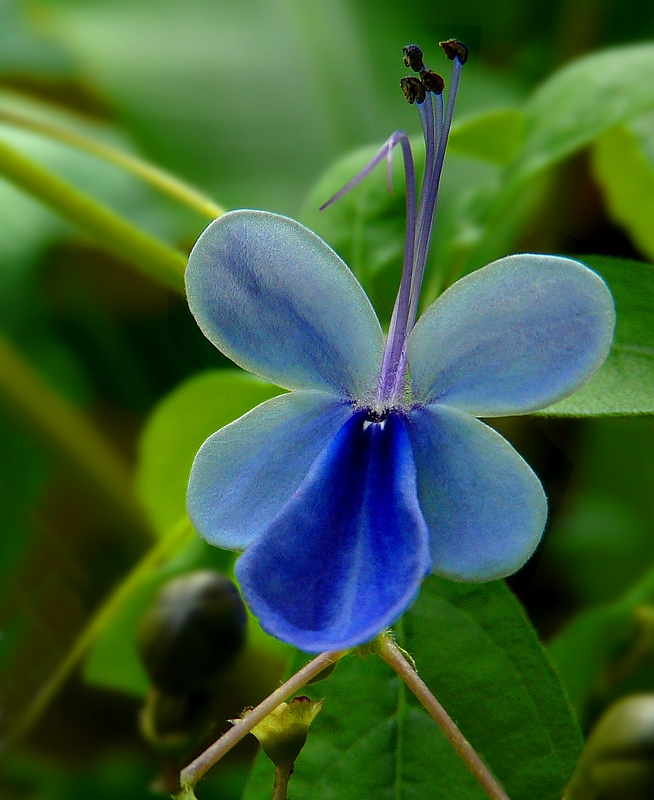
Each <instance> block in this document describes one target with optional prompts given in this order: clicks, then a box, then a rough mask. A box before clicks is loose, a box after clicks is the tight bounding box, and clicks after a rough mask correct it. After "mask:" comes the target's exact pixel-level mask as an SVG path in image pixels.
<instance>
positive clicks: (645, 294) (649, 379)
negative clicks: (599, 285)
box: [538, 256, 654, 417]
mask: <svg viewBox="0 0 654 800" xmlns="http://www.w3.org/2000/svg"><path fill="white" fill-rule="evenodd" d="M581 260H582V261H583V262H584V263H585V264H588V266H589V267H591V268H592V269H594V270H596V271H597V272H599V274H600V275H602V277H603V278H604V279H605V280H606V282H607V283H608V285H609V287H610V289H611V292H612V294H613V297H614V299H615V306H616V312H617V324H616V330H615V337H614V339H613V346H612V347H611V352H610V353H609V357H608V358H607V360H606V362H605V363H604V365H603V366H602V367H600V369H599V371H598V372H597V373H596V374H595V375H594V376H593V377H592V378H591V379H590V380H589V381H588V383H586V384H585V385H584V386H582V388H581V389H580V390H579V391H578V392H575V393H574V394H573V395H572V396H570V397H568V398H566V399H565V400H561V401H560V402H559V403H556V404H555V405H553V406H550V407H549V408H547V409H545V410H544V411H540V412H538V413H539V415H546V416H562V417H568V416H569V417H584V416H601V415H605V414H652V413H654V265H652V264H646V263H644V262H641V261H629V260H627V259H624V258H610V257H607V256H582V257H581Z"/></svg>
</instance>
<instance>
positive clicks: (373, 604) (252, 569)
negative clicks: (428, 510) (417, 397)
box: [236, 411, 430, 652]
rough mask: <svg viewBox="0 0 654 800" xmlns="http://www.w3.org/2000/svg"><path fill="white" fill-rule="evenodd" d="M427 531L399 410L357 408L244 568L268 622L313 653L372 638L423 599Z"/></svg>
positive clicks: (253, 601)
mask: <svg viewBox="0 0 654 800" xmlns="http://www.w3.org/2000/svg"><path fill="white" fill-rule="evenodd" d="M429 563H430V562H429V551H428V545H427V529H426V526H425V521H424V519H423V517H422V514H421V512H420V507H419V505H418V499H417V495H416V473H415V467H414V463H413V457H412V454H411V445H410V442H409V438H408V435H407V432H406V428H405V423H404V421H403V420H402V418H401V417H399V416H391V417H389V418H388V419H387V420H386V421H385V422H378V423H369V422H366V419H365V412H364V411H361V412H357V413H356V414H355V415H354V416H353V417H352V418H351V419H350V421H349V422H347V423H346V425H344V426H343V428H342V429H341V431H340V432H339V433H338V435H337V436H336V437H335V438H334V440H333V442H332V443H331V445H330V446H329V447H328V448H327V449H326V450H325V451H324V452H323V453H322V454H321V456H320V457H319V458H318V459H317V460H316V462H315V463H314V465H313V467H312V469H311V471H310V472H309V474H308V475H307V478H306V480H305V481H304V482H303V483H302V484H301V486H300V487H299V488H298V490H297V492H296V493H295V494H294V495H293V497H292V498H291V500H289V502H288V504H287V505H286V507H285V508H284V509H283V510H282V512H281V513H280V514H279V516H278V517H277V518H276V519H275V520H274V521H273V523H272V524H271V526H270V528H269V529H268V530H267V531H266V533H265V534H264V535H262V536H261V537H260V538H259V539H258V540H257V541H256V542H255V543H254V544H253V545H252V546H251V547H250V548H249V549H248V550H246V552H245V553H244V554H243V555H242V556H241V558H240V559H239V560H238V562H237V564H236V575H237V577H238V579H239V581H240V584H241V588H242V590H243V594H244V596H245V599H246V600H247V602H248V603H249V605H250V607H251V608H252V611H253V612H254V614H255V616H256V617H257V618H258V619H259V621H260V623H261V625H262V627H263V628H264V629H265V630H267V631H268V632H269V633H271V634H272V635H273V636H276V637H277V638H279V639H282V640H284V641H286V642H289V643H290V644H293V645H295V646H296V647H299V648H300V649H301V650H305V651H307V652H320V651H322V650H333V649H341V648H347V647H354V646H356V645H359V644H362V643H363V642H367V641H369V640H370V639H372V638H373V637H374V636H376V635H377V634H378V633H379V632H380V631H382V630H383V629H384V628H386V627H388V625H390V624H391V623H392V622H394V621H395V620H396V619H397V617H399V616H400V614H402V612H403V611H405V610H406V608H408V606H409V605H410V604H411V602H412V601H413V599H414V597H415V595H416V593H417V591H418V587H419V585H420V582H421V581H422V579H423V578H424V576H425V574H426V572H428V570H429Z"/></svg>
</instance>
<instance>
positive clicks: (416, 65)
mask: <svg viewBox="0 0 654 800" xmlns="http://www.w3.org/2000/svg"><path fill="white" fill-rule="evenodd" d="M402 53H403V54H404V66H405V67H410V68H411V69H412V70H413V71H414V72H422V70H423V69H424V68H425V65H424V64H423V63H422V50H421V49H420V48H419V47H418V45H417V44H408V45H407V46H406V47H403V48H402Z"/></svg>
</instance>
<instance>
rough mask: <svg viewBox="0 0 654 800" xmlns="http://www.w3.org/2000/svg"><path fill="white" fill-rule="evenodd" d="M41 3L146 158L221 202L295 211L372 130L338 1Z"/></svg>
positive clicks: (365, 70)
mask: <svg viewBox="0 0 654 800" xmlns="http://www.w3.org/2000/svg"><path fill="white" fill-rule="evenodd" d="M39 7H40V8H45V9H47V22H48V23H49V28H48V30H49V32H50V33H51V34H52V35H53V37H54V38H56V40H57V41H58V42H61V43H62V44H64V45H66V46H67V47H68V48H69V49H70V51H71V52H72V53H73V54H74V57H75V60H76V62H77V63H78V64H79V65H80V72H81V73H82V75H84V77H85V79H86V80H91V81H92V83H93V84H94V85H95V86H96V87H97V88H98V89H99V90H100V92H101V93H102V95H103V96H104V97H107V98H109V100H110V102H111V104H112V106H113V107H115V108H116V109H118V111H119V113H120V116H121V118H122V119H125V120H127V121H128V123H129V125H130V129H131V130H132V131H134V132H135V134H136V135H137V136H139V137H140V138H141V140H142V141H143V142H144V143H145V145H146V146H147V147H148V149H149V153H150V154H151V155H152V158H153V160H154V161H155V162H157V163H161V164H163V165H165V166H167V167H172V168H173V169H175V171H179V172H180V174H182V175H183V176H185V177H187V178H188V179H190V180H191V181H192V182H194V183H197V184H198V185H200V186H202V187H203V188H205V189H207V190H209V191H212V190H215V192H216V194H217V195H218V196H219V197H220V199H221V201H222V202H223V203H225V205H226V206H227V207H237V208H238V207H255V208H256V207H259V208H270V209H272V210H278V211H279V210H285V211H287V212H293V211H294V209H295V207H296V203H297V198H298V197H301V196H302V193H303V191H304V189H303V187H306V185H307V184H308V183H309V181H310V180H311V174H312V170H315V169H316V165H320V164H324V163H325V162H326V160H328V159H330V158H332V157H333V156H334V154H335V153H338V152H342V151H343V150H345V149H347V148H349V147H352V146H354V144H355V143H356V142H357V141H360V140H361V137H368V136H371V135H372V134H373V130H374V127H373V124H372V121H373V120H374V118H375V114H374V110H375V102H374V101H375V92H374V90H373V86H374V85H373V82H372V77H373V76H372V73H371V70H370V68H369V66H368V63H367V60H366V57H365V54H366V46H365V43H364V42H362V41H361V34H360V33H359V29H358V26H357V25H356V24H354V22H355V21H354V19H353V9H352V8H351V7H350V3H349V2H346V0H332V1H331V2H330V3H321V4H307V3H305V2H294V1H291V2H288V3H287V4H286V5H285V6H284V9H283V11H282V10H281V9H280V8H278V7H277V6H274V5H270V4H269V3H265V2H261V1H260V0H242V2H240V3H239V4H238V5H234V4H231V3H224V2H221V3H216V2H215V1H214V0H186V2H184V3H183V4H179V3H176V2H165V3H164V4H163V5H162V3H161V0H140V2H138V3H133V2H94V3H74V2H73V3H69V2H61V0H46V1H45V2H43V3H40V4H39ZM244 54H247V56H244ZM352 75H357V91H356V92H352V91H349V90H348V89H347V88H346V87H348V86H349V85H350V82H351V79H352ZM246 87H247V89H246ZM262 176H265V179H263V180H262Z"/></svg>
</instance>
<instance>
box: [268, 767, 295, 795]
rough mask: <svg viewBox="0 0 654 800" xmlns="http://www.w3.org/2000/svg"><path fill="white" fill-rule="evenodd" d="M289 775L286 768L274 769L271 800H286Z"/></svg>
mask: <svg viewBox="0 0 654 800" xmlns="http://www.w3.org/2000/svg"><path fill="white" fill-rule="evenodd" d="M290 779H291V773H290V771H289V770H288V769H287V768H286V767H275V783H274V784H273V793H272V800H288V782H289V781H290Z"/></svg>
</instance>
